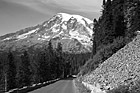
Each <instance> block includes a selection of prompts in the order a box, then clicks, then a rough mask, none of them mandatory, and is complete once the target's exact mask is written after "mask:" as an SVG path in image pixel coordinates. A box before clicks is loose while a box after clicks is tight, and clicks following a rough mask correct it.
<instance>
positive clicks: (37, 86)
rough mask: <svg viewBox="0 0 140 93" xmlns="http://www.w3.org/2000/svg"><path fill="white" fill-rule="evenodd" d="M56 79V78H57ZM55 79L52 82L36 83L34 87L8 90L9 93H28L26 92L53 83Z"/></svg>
mask: <svg viewBox="0 0 140 93" xmlns="http://www.w3.org/2000/svg"><path fill="white" fill-rule="evenodd" d="M57 81H58V80H57ZM57 81H53V82H50V83H46V84H41V85H36V86H35V87H31V86H30V87H28V88H26V89H22V90H15V91H13V92H10V93H28V92H31V91H34V90H36V89H39V88H42V87H45V86H47V85H50V84H53V83H55V82H57Z"/></svg>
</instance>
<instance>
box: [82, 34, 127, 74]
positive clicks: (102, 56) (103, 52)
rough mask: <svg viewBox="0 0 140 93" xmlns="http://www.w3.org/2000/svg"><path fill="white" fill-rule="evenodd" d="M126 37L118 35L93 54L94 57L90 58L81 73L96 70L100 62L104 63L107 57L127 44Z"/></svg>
mask: <svg viewBox="0 0 140 93" xmlns="http://www.w3.org/2000/svg"><path fill="white" fill-rule="evenodd" d="M124 41H125V39H124V38H123V37H118V38H116V39H114V41H113V43H111V44H108V45H105V46H104V47H103V48H101V49H100V50H99V51H97V53H96V54H95V55H94V56H93V58H92V59H89V60H88V61H87V62H86V63H85V65H84V66H83V67H82V68H81V71H80V75H85V74H87V73H90V72H91V71H93V70H95V69H96V68H97V67H98V66H99V64H101V63H103V62H104V61H105V60H106V59H108V58H109V57H111V56H112V55H113V54H114V53H116V52H117V51H118V50H119V49H121V48H122V47H124V46H125V42H124Z"/></svg>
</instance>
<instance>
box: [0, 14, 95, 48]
mask: <svg viewBox="0 0 140 93" xmlns="http://www.w3.org/2000/svg"><path fill="white" fill-rule="evenodd" d="M92 28H93V22H92V21H91V20H89V19H88V18H85V17H82V16H80V15H70V14H66V13H58V14H56V15H55V16H53V17H52V18H51V19H49V20H48V21H45V22H44V23H42V24H39V25H37V26H34V27H29V28H25V29H23V30H20V31H17V32H16V33H10V34H6V35H4V36H1V37H0V49H6V48H12V49H17V48H23V47H31V46H33V45H36V44H44V42H48V41H50V40H52V42H53V44H54V46H56V45H57V43H58V42H61V43H62V45H63V49H64V50H66V51H67V50H71V49H76V50H78V51H81V50H83V49H84V50H88V51H90V48H91V45H92V41H91V37H92V34H93V31H92Z"/></svg>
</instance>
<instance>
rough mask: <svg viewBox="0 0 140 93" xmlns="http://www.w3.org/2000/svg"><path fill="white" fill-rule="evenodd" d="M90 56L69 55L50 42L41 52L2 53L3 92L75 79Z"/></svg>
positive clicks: (1, 84) (1, 83) (0, 80)
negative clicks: (65, 79) (72, 77)
mask: <svg viewBox="0 0 140 93" xmlns="http://www.w3.org/2000/svg"><path fill="white" fill-rule="evenodd" d="M90 55H91V53H68V52H63V51H62V44H61V43H58V45H57V48H56V49H54V48H53V46H52V43H51V41H50V42H49V43H48V46H44V47H43V48H41V49H36V50H33V49H32V48H29V49H28V50H24V49H23V50H22V51H18V52H17V51H10V50H8V51H1V52H0V91H1V92H4V91H9V90H11V89H15V88H22V87H24V86H31V85H33V84H38V83H43V82H46V81H50V80H54V79H57V78H61V79H63V78H67V77H69V76H70V75H76V74H77V73H78V72H79V70H80V67H81V66H82V65H84V64H85V62H86V61H87V60H88V58H89V57H90Z"/></svg>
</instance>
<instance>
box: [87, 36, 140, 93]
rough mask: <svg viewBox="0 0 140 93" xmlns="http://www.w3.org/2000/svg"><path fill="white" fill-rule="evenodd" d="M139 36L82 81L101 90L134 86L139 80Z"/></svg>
mask: <svg viewBox="0 0 140 93" xmlns="http://www.w3.org/2000/svg"><path fill="white" fill-rule="evenodd" d="M139 60H140V35H138V36H137V37H136V38H135V39H134V40H133V41H132V42H130V43H129V44H128V45H126V46H125V47H124V48H122V49H120V50H119V51H118V52H117V53H115V54H113V55H112V56H111V57H110V58H109V59H107V60H106V61H105V62H104V63H103V64H101V65H100V66H99V67H98V68H97V69H96V70H94V71H93V72H92V73H91V74H90V75H86V76H85V77H84V81H85V82H88V83H90V84H92V85H93V86H98V87H100V89H102V90H111V89H114V88H117V87H119V86H124V85H129V86H131V87H129V89H132V88H133V87H135V86H136V84H137V82H138V80H139V79H140V61H139ZM137 93H138V92H137Z"/></svg>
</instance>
